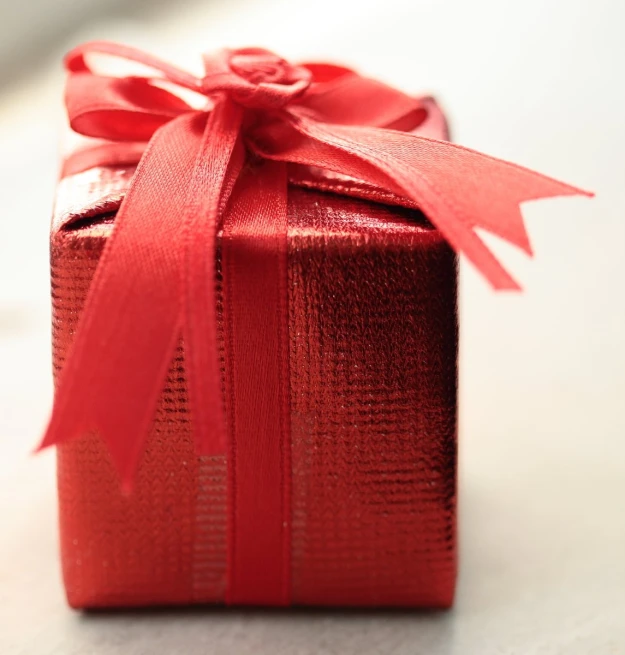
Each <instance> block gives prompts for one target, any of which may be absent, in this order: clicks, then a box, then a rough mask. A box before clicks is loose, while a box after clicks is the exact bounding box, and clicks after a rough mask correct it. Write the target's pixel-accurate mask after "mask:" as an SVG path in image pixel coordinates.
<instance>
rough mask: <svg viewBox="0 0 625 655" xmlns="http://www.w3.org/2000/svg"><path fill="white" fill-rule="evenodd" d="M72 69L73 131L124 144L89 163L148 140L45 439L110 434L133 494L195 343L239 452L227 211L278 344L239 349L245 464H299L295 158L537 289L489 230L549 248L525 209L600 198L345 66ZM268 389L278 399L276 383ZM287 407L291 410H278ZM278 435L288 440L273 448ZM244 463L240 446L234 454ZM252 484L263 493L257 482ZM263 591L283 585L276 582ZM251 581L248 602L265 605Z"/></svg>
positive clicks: (216, 447) (232, 54) (217, 59)
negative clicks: (223, 230)
mask: <svg viewBox="0 0 625 655" xmlns="http://www.w3.org/2000/svg"><path fill="white" fill-rule="evenodd" d="M93 54H104V55H110V56H114V57H119V58H122V59H125V60H129V61H131V62H136V63H139V64H142V65H144V66H147V67H149V68H150V69H152V70H153V71H154V72H155V74H154V76H126V77H109V76H105V75H100V74H98V73H96V72H95V71H94V70H93V69H92V68H91V67H90V65H89V63H88V62H87V57H88V56H90V55H93ZM65 65H66V68H67V70H68V72H69V76H68V82H67V90H66V105H67V111H68V115H69V122H70V125H71V127H72V129H73V130H74V131H76V132H78V133H81V134H84V135H86V136H89V137H98V138H101V139H105V140H106V143H105V145H103V146H100V147H99V148H94V149H92V150H91V151H87V152H85V153H82V154H81V157H82V160H81V163H80V166H81V167H83V168H86V167H88V166H97V165H107V164H108V165H111V164H115V163H117V162H120V161H125V158H126V157H127V156H128V153H130V154H131V156H136V153H137V143H138V142H139V143H143V142H147V146H146V147H145V149H144V152H143V154H142V157H141V160H140V162H139V165H138V168H137V171H136V174H135V176H134V179H133V181H132V184H131V186H130V188H129V190H128V193H127V195H126V197H125V199H124V201H123V203H122V205H121V207H120V209H119V212H118V214H117V216H116V219H115V226H114V230H113V233H112V235H111V237H110V238H109V239H108V242H107V244H106V247H105V250H104V253H103V255H102V258H101V260H100V262H99V266H98V268H97V271H96V274H95V277H94V279H93V282H92V284H91V287H90V291H89V294H88V298H87V301H86V305H85V308H84V311H83V314H82V317H81V319H80V323H79V326H78V329H77V333H76V336H75V340H74V343H73V346H72V348H71V350H70V353H69V356H68V359H67V361H66V363H65V366H64V369H63V371H62V375H61V378H60V381H59V384H58V387H57V391H56V396H55V402H54V407H53V411H52V417H51V420H50V424H49V426H48V429H47V432H46V434H45V437H44V439H43V442H42V444H41V448H44V447H46V446H50V445H53V444H60V443H62V442H64V441H67V440H68V439H73V438H76V437H78V436H80V435H82V434H84V433H86V432H89V431H94V430H95V431H97V432H98V433H99V434H100V435H101V437H102V438H103V439H104V440H105V441H106V443H107V445H108V448H109V450H110V454H111V457H112V460H113V462H114V464H115V466H116V467H117V468H118V470H119V472H120V475H121V478H122V482H123V484H124V485H125V486H126V487H129V486H130V485H131V483H132V480H133V477H134V475H135V470H136V467H137V464H138V462H139V459H140V457H141V453H142V450H143V447H144V443H145V439H146V436H147V434H148V432H149V427H150V424H151V422H152V420H153V416H154V412H155V407H156V404H157V402H158V400H159V396H160V393H161V391H162V388H163V385H164V381H165V377H166V374H167V371H168V369H169V367H170V364H171V361H172V358H173V355H174V351H175V349H176V347H177V344H178V343H179V340H180V338H181V337H182V339H183V343H184V348H185V369H186V373H187V381H188V392H189V401H190V411H191V415H192V425H193V430H194V436H195V439H196V440H197V445H198V449H199V452H200V453H202V454H217V453H225V452H226V450H227V449H228V448H229V447H230V448H232V444H230V446H229V439H228V437H227V425H226V420H225V416H224V400H223V398H222V376H221V372H220V364H219V360H218V323H217V315H216V311H217V310H216V307H217V305H216V301H217V298H216V288H215V247H216V233H217V229H218V227H219V224H220V218H221V217H222V216H223V214H224V211H225V210H226V208H230V209H228V211H230V212H231V221H233V223H232V231H233V233H234V234H238V238H239V239H240V238H243V242H244V244H245V247H244V249H243V251H242V253H239V259H240V261H239V263H238V264H236V266H235V265H234V264H233V265H232V266H233V267H231V269H229V270H230V275H231V276H232V278H233V279H234V280H235V281H236V284H237V287H236V289H237V290H238V291H236V290H234V291H233V292H232V298H231V300H232V302H233V303H234V305H233V307H234V311H233V314H234V320H235V323H236V325H235V326H234V327H233V330H234V332H235V337H234V343H235V346H236V345H237V344H238V349H239V351H240V350H241V344H242V343H243V342H244V341H245V338H246V337H245V335H246V334H249V331H250V330H252V331H254V329H255V328H256V330H260V333H261V334H263V335H265V337H266V338H265V339H257V343H256V344H255V348H256V349H257V352H256V355H257V357H256V355H253V353H252V351H250V350H249V349H248V350H246V351H245V353H244V355H243V356H242V357H243V358H242V360H241V359H238V358H239V357H241V355H240V353H239V352H233V356H234V361H235V367H236V368H237V371H238V372H237V373H236V376H235V377H236V379H235V380H234V381H233V382H232V385H233V389H234V391H236V396H237V403H238V404H237V409H236V412H235V413H237V414H238V413H239V412H240V409H239V408H240V407H241V405H242V404H243V405H244V406H245V407H246V409H245V410H244V411H243V412H242V414H241V416H242V417H243V418H242V419H241V420H243V424H244V426H246V427H247V429H248V432H249V430H250V429H252V426H253V422H254V417H255V416H260V417H261V423H262V426H261V428H260V433H259V435H257V436H256V437H253V438H246V439H245V448H248V449H251V451H253V454H252V455H251V456H249V457H248V458H247V460H246V461H245V462H244V464H243V471H244V473H245V475H250V476H252V477H254V479H257V480H261V482H262V476H265V478H264V479H265V480H266V478H267V476H270V475H271V471H272V470H274V471H275V470H277V469H278V468H281V469H282V470H283V473H284V467H285V466H287V464H288V463H287V462H285V459H284V457H285V455H284V452H285V451H287V450H288V448H286V447H285V445H284V443H283V441H281V440H285V439H286V440H288V394H287V392H286V390H285V388H284V376H285V370H287V371H288V368H286V369H285V366H286V367H288V363H287V364H285V363H284V352H285V351H284V348H286V345H285V344H287V343H288V334H287V330H288V325H287V324H286V306H287V305H286V303H287V302H288V299H287V298H286V287H285V282H284V280H285V275H286V273H285V271H286V245H285V244H286V224H287V223H286V194H287V184H286V179H287V175H286V167H287V165H290V164H300V165H305V166H313V167H319V168H321V169H329V170H331V171H334V172H338V173H340V174H344V175H347V176H350V177H353V178H356V179H358V180H362V181H365V182H367V183H369V184H371V185H374V186H376V187H378V188H381V189H383V190H386V191H388V192H391V193H393V194H396V195H397V196H400V197H402V198H405V199H407V200H408V201H410V202H413V203H416V204H417V205H418V206H419V207H420V208H421V209H422V211H423V212H424V213H425V215H426V216H427V217H428V219H429V220H430V221H431V222H432V223H433V224H434V225H435V226H436V227H437V228H438V229H439V230H440V232H441V233H442V234H443V236H444V237H445V238H446V239H447V240H448V242H449V243H450V244H451V246H452V247H453V248H454V249H455V250H456V251H458V252H461V253H464V255H465V256H466V257H467V258H468V259H469V260H470V262H471V263H472V264H473V265H474V266H475V267H476V268H477V269H478V270H479V271H480V272H481V273H482V275H483V276H484V277H485V278H486V279H487V280H488V281H489V282H490V284H491V285H492V286H493V287H494V288H495V289H518V288H519V287H518V285H517V283H516V282H515V281H514V280H513V279H512V277H511V276H510V275H509V274H508V273H507V271H506V270H505V269H504V268H503V267H502V265H501V264H500V263H499V262H498V261H497V259H496V258H495V257H494V255H493V254H492V253H491V252H490V251H489V250H488V248H487V247H486V246H485V244H484V243H483V242H482V240H481V239H480V237H479V236H478V235H477V233H476V231H475V228H483V229H485V230H488V231H489V232H492V233H494V234H496V235H498V236H500V237H501V238H503V239H505V240H507V241H509V242H510V243H512V244H514V245H516V246H518V247H519V248H521V249H523V250H524V251H525V252H527V253H528V254H531V248H530V244H529V240H528V237H527V233H526V231H525V228H524V225H523V219H522V216H521V213H520V209H519V203H520V202H523V201H526V200H531V199H536V198H544V197H550V196H558V195H574V194H585V195H590V194H588V193H586V192H584V191H582V190H580V189H576V188H574V187H571V186H568V185H566V184H563V183H561V182H557V181H555V180H553V179H550V178H547V177H545V176H543V175H540V174H538V173H535V172H532V171H530V170H527V169H524V168H521V167H519V166H515V165H513V164H510V163H507V162H503V161H500V160H497V159H494V158H492V157H489V156H486V155H483V154H479V153H477V152H474V151H472V150H469V149H467V148H463V147H461V146H458V145H455V144H452V143H449V142H446V141H437V140H434V139H429V138H425V137H420V136H415V135H414V134H410V133H408V132H407V131H405V130H410V129H412V128H414V127H415V126H417V125H418V124H419V121H421V120H423V118H424V115H425V111H426V110H425V109H424V107H423V105H422V104H421V103H420V102H419V101H418V100H415V99H414V98H411V97H410V96H407V95H405V94H404V93H401V92H400V91H397V90H395V89H392V88H390V87H388V86H386V85H384V84H382V83H380V82H376V81H374V80H370V79H367V78H363V77H361V76H359V75H357V74H356V73H354V72H353V71H351V70H349V69H346V68H342V67H339V66H332V65H326V64H308V65H301V66H294V65H291V64H289V63H287V62H286V61H284V60H283V59H281V58H280V57H278V56H276V55H274V54H272V53H270V52H268V51H266V50H262V49H257V48H249V49H241V50H226V51H222V52H220V53H218V54H216V55H214V56H205V57H204V67H205V75H204V77H202V78H198V77H195V76H193V75H191V74H189V73H187V72H185V71H184V70H181V69H179V68H176V67H174V66H172V65H170V64H167V63H165V62H163V61H160V60H159V59H156V58H154V57H152V56H150V55H148V54H145V53H143V52H141V51H138V50H135V49H132V48H128V47H125V46H122V45H117V44H112V43H106V42H97V43H88V44H85V45H83V46H80V47H78V48H77V49H75V50H73V51H72V52H70V53H69V54H68V55H67V57H66V59H65ZM176 87H178V88H181V89H184V90H186V91H189V92H193V93H194V94H195V95H197V96H199V97H202V98H203V102H204V106H203V107H201V108H199V109H198V108H194V107H193V106H192V105H191V104H189V103H188V102H187V101H185V100H183V99H182V98H181V97H180V96H179V95H178V94H177V93H175V92H173V91H174V90H175V88H176ZM141 149H142V150H143V147H142V148H141ZM272 162H273V163H272ZM224 238H225V237H224ZM233 243H234V242H233ZM246 249H247V250H246ZM225 257H226V260H227V261H228V262H230V261H232V258H231V257H230V256H229V255H227V254H226V255H225ZM263 262H265V264H263ZM228 266H230V264H228ZM226 273H227V271H226ZM260 276H262V277H263V280H262V281H261V280H260ZM246 285H247V286H246ZM244 287H245V288H247V290H248V292H247V293H245V294H243V293H241V290H242V289H243V288H244ZM250 289H251V290H252V291H251V292H250ZM235 291H236V292H235ZM239 298H242V299H239ZM267 308H269V309H267ZM272 316H274V317H275V316H277V317H278V318H276V319H275V320H274V319H273V318H271V317H272ZM237 334H238V335H239V336H238V337H236V335H237ZM242 340H243V341H242ZM244 350H245V349H244ZM259 361H260V362H262V365H261V366H260V368H258V366H257V364H258V362H259ZM254 362H256V364H255V363H254ZM255 366H257V370H254V367H255ZM261 369H262V370H264V371H268V372H267V378H266V379H264V380H262V379H260V378H258V375H259V373H258V371H259V370H261ZM255 376H256V377H255ZM261 387H262V389H263V390H268V391H263V392H262V393H259V392H258V391H259V389H260V388H261ZM271 399H273V400H274V401H275V403H274V405H273V406H272V407H270V408H267V407H265V406H264V405H265V404H266V403H267V402H268V400H271ZM246 403H247V404H246ZM285 403H286V404H285ZM241 416H234V417H233V418H232V420H234V421H236V420H237V419H240V418H241ZM285 417H286V418H285ZM276 431H277V433H278V434H279V435H280V438H279V439H277V440H276V439H275V438H274V441H273V442H272V434H275V433H276ZM248 437H249V435H248ZM274 442H275V443H277V444H278V446H276V445H275V443H274ZM272 443H273V446H272V445H271V444H272ZM285 443H286V442H285ZM272 449H273V450H272ZM243 450H245V449H243ZM237 452H238V453H239V454H240V453H241V452H242V449H241V448H237ZM245 452H248V451H245ZM268 453H269V454H268ZM281 453H282V454H281ZM230 455H231V458H234V457H235V456H238V455H236V453H235V452H234V451H232V450H230ZM281 458H282V459H281ZM266 461H269V462H270V465H269V466H268V468H267V466H265V464H266ZM259 462H261V464H260V465H258V463H259ZM262 462H265V464H262ZM257 465H258V466H260V468H258V466H257ZM263 466H265V468H262V467H263ZM272 467H273V468H272ZM261 469H262V473H259V471H261ZM285 484H286V483H285V482H284V481H283V482H282V483H281V485H282V488H283V489H284V488H285ZM287 487H288V485H287ZM248 488H249V489H252V491H251V492H249V491H248V496H249V493H252V494H253V493H254V491H253V488H252V487H250V486H249V485H248ZM272 494H273V495H272ZM283 495H285V494H283ZM286 495H288V494H286ZM270 496H271V498H270V499H269V500H267V499H265V500H267V502H269V503H275V502H279V498H278V495H276V493H275V489H273V491H272V492H271V494H270ZM248 501H249V502H248ZM283 501H284V499H283ZM245 502H247V505H248V510H249V511H245V512H244V514H245V516H244V517H242V518H240V520H239V521H238V525H240V526H241V525H248V528H249V521H253V515H254V511H257V509H258V508H257V507H256V505H258V504H259V503H258V502H256V503H252V499H251V498H248V500H247V501H245ZM250 503H251V505H254V507H255V509H254V511H252V510H251V509H249V507H250V506H251V505H250ZM243 504H244V505H245V503H243ZM261 504H262V503H261ZM272 511H273V510H270V514H271V512H272ZM274 514H275V512H274ZM278 515H279V516H280V518H279V521H277V522H278V523H280V525H282V524H283V523H284V522H285V521H286V522H288V518H287V517H288V501H284V502H282V512H278ZM265 516H267V514H266V515H265ZM261 519H262V517H261ZM246 521H248V523H246ZM255 525H256V527H257V528H258V521H257V522H256V524H255ZM248 528H246V530H248V532H249V529H248ZM261 529H262V525H261ZM281 529H282V528H281V527H280V526H278V527H276V528H275V529H273V531H272V530H268V532H270V533H272V534H271V537H270V538H269V542H270V543H268V544H266V548H265V551H267V552H269V551H271V550H272V549H273V550H274V551H275V550H276V549H279V550H280V551H281V555H280V556H279V557H274V558H273V559H272V562H273V564H274V565H275V566H274V569H275V568H276V567H278V568H280V567H281V568H282V569H286V568H288V563H287V564H285V561H286V559H285V558H288V553H287V551H288V547H289V546H288V536H287V537H284V534H283V533H282V532H280V530H281ZM278 533H280V535H278ZM247 536H248V537H249V536H250V535H249V534H248V535H247ZM242 541H243V540H242ZM278 542H280V544H278ZM263 552H264V551H263ZM245 556H246V555H245V554H244V557H245ZM247 556H249V557H252V556H253V554H252V555H251V554H250V553H249V552H248V553H247ZM270 559H271V558H270ZM239 563H240V564H241V566H240V567H239V568H238V569H237V567H234V568H235V569H237V573H236V575H239V574H240V575H241V576H242V577H245V572H246V571H248V570H251V569H255V570H256V573H257V574H258V572H259V569H260V568H261V567H262V565H258V564H254V563H253V562H252V563H249V562H248V564H247V565H245V564H244V563H241V562H239ZM246 566H247V568H245V567H246ZM231 568H232V567H231ZM274 569H272V568H271V565H269V568H268V570H269V571H270V573H271V575H269V576H265V577H269V578H272V576H273V577H275V576H274V573H275V571H274ZM285 575H286V574H285ZM285 575H283V576H282V578H281V583H280V589H276V590H275V593H274V596H275V602H276V603H280V602H286V601H287V596H288V591H285V588H286V587H288V584H286V583H285ZM287 577H288V576H287ZM257 583H258V584H259V585H261V586H262V585H263V584H265V582H264V578H263V575H262V574H260V578H259V579H258V580H257ZM233 586H234V587H235V588H236V587H237V585H236V583H235V582H233ZM248 591H249V589H248V590H246V591H245V593H242V594H238V595H237V594H236V593H235V594H234V596H233V597H232V598H231V600H233V602H238V601H240V600H243V601H244V602H245V601H249V600H250V598H248V597H246V593H247V592H248ZM248 595H249V594H248ZM252 596H253V593H252ZM254 601H255V598H254V597H252V598H251V602H254Z"/></svg>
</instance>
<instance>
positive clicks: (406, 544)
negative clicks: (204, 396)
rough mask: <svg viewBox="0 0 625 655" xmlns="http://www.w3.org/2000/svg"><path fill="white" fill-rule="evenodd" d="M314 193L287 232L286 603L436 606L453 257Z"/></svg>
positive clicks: (449, 586)
mask: <svg viewBox="0 0 625 655" xmlns="http://www.w3.org/2000/svg"><path fill="white" fill-rule="evenodd" d="M297 194H298V192H295V194H294V196H295V197H296V198H297ZM314 200H315V201H313V202H303V201H302V202H296V203H294V204H295V205H296V206H297V207H298V210H297V211H293V212H292V213H291V238H290V239H289V288H290V297H289V312H290V331H291V340H290V341H291V352H290V364H291V371H290V376H291V433H292V434H291V436H292V453H293V455H292V461H293V483H292V489H293V532H292V555H293V598H294V601H295V602H298V603H303V604H323V603H329V604H333V605H400V606H401V605H404V606H447V605H449V604H450V603H451V601H452V598H453V589H454V582H455V569H456V551H455V506H456V503H455V497H456V386H457V371H456V361H457V319H456V257H455V255H454V253H453V252H452V250H451V249H450V248H449V246H448V245H447V244H446V243H445V242H444V241H443V240H442V239H441V237H440V235H439V234H438V233H437V232H436V231H435V230H432V229H427V228H420V227H419V225H418V222H417V224H415V222H414V220H411V219H414V218H415V214H414V213H412V214H410V213H402V212H399V211H398V210H396V209H390V208H388V207H384V206H381V205H370V204H368V203H364V202H361V201H356V200H351V199H349V198H340V199H337V200H336V204H335V205H334V206H332V207H331V208H328V207H327V206H324V205H322V204H321V202H320V194H319V196H318V197H316V198H314ZM363 226H366V227H364V229H363ZM324 232H328V233H331V234H334V235H335V238H333V239H326V238H324V237H323V236H321V235H322V234H323V233H324Z"/></svg>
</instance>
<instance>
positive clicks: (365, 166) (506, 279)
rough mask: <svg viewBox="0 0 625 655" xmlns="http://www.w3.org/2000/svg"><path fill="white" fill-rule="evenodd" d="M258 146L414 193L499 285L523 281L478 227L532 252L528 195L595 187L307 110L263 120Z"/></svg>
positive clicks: (402, 193)
mask: <svg viewBox="0 0 625 655" xmlns="http://www.w3.org/2000/svg"><path fill="white" fill-rule="evenodd" d="M254 148H255V150H256V151H257V153H258V154H260V155H262V156H264V157H268V158H273V159H278V160H281V161H290V162H294V163H298V164H305V165H309V166H317V167H320V168H326V169H330V170H334V171H336V172H338V173H342V174H344V175H349V176H351V177H354V178H356V179H359V180H363V181H365V182H368V183H370V184H373V185H375V186H377V187H380V188H383V189H386V190H388V191H391V192H392V193H395V194H397V195H400V196H403V197H406V198H409V199H410V200H412V201H413V202H415V203H417V205H418V206H419V207H420V209H421V210H422V211H423V213H424V214H425V215H426V216H427V217H428V219H429V220H430V221H431V222H432V223H433V224H434V225H436V227H437V228H438V229H439V230H440V231H441V233H442V235H443V236H444V237H445V239H446V240H447V241H448V242H449V243H450V244H451V246H452V247H453V248H454V249H455V250H456V251H457V252H463V253H464V254H465V256H466V257H467V258H468V259H469V260H470V261H471V262H472V263H473V265H474V266H475V267H476V268H477V269H478V270H479V271H480V272H481V273H482V275H483V276H484V277H485V278H486V279H487V280H488V281H489V282H490V284H491V285H492V286H493V287H494V288H495V289H519V288H520V287H519V285H518V284H517V282H516V281H515V280H514V279H513V278H512V276H511V275H510V274H509V273H508V272H507V271H506V270H505V268H504V267H503V266H502V265H501V264H500V263H499V261H498V260H497V258H496V257H495V256H494V255H493V254H492V252H491V251H490V250H489V249H488V248H487V246H486V245H485V244H484V243H483V241H482V240H481V239H480V237H479V236H478V234H477V233H476V232H475V228H476V227H479V228H483V229H485V230H488V231H490V232H492V233H494V234H496V235H497V236H500V237H501V238H503V239H505V240H507V241H508V242H510V243H512V244H513V245H516V246H517V247H519V248H521V249H523V250H524V251H525V252H527V253H528V254H531V247H530V243H529V239H528V236H527V232H526V230H525V226H524V224H523V217H522V214H521V211H520V208H519V204H520V203H521V202H524V201H526V200H533V199H537V198H547V197H552V196H563V195H592V194H590V193H588V192H585V191H582V190H580V189H577V188H575V187H572V186H570V185H567V184H564V183H562V182H558V181H557V180H553V179H551V178H548V177H546V176H544V175H541V174H539V173H535V172H534V171H530V170H528V169H525V168H522V167H520V166H516V165H514V164H510V163H508V162H505V161H502V160H499V159H495V158H493V157H489V156H487V155H483V154H480V153H478V152H475V151H473V150H470V149H468V148H463V147H461V146H458V145H456V144H452V143H449V142H447V141H438V140H436V139H429V138H426V137H421V136H417V135H414V134H407V133H405V132H398V131H394V130H382V129H378V128H374V127H357V126H347V125H330V124H326V123H319V122H316V121H313V120H310V119H308V118H304V117H294V118H292V119H291V120H287V121H284V122H281V123H277V122H274V123H272V124H270V125H266V126H264V127H263V129H261V130H259V131H258V132H257V134H256V138H255V140H254Z"/></svg>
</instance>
